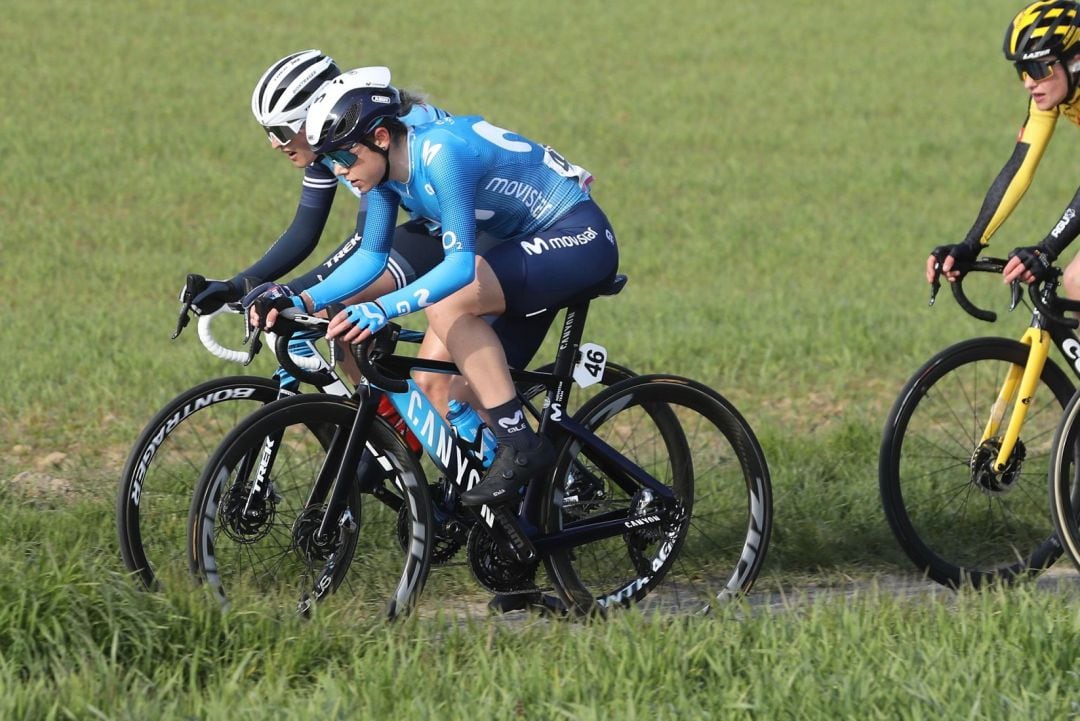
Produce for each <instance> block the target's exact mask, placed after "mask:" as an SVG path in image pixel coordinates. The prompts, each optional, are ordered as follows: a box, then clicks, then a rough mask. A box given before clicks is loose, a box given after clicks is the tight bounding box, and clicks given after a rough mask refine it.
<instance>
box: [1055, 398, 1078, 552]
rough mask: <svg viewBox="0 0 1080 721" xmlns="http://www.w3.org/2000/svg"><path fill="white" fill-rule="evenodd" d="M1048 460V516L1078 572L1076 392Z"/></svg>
mask: <svg viewBox="0 0 1080 721" xmlns="http://www.w3.org/2000/svg"><path fill="white" fill-rule="evenodd" d="M1050 459H1051V463H1050V476H1049V483H1050V511H1051V514H1050V515H1051V516H1052V517H1053V520H1054V529H1055V530H1056V531H1057V536H1058V538H1059V539H1060V542H1061V545H1062V546H1063V547H1064V549H1065V552H1066V554H1067V555H1068V556H1069V560H1071V561H1072V562H1073V565H1074V566H1076V567H1077V569H1080V520H1078V519H1080V393H1077V394H1076V395H1074V396H1073V397H1072V400H1070V401H1069V405H1067V406H1066V407H1065V414H1064V416H1063V417H1062V419H1061V424H1060V425H1059V426H1058V429H1057V432H1056V433H1055V434H1054V444H1053V452H1052V453H1051V456H1050Z"/></svg>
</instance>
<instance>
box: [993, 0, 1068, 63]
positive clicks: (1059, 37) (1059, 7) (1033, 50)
mask: <svg viewBox="0 0 1080 721" xmlns="http://www.w3.org/2000/svg"><path fill="white" fill-rule="evenodd" d="M1078 21H1080V4H1078V3H1075V2H1067V1H1066V0H1038V2H1033V3H1031V4H1029V5H1028V6H1027V7H1025V8H1024V9H1023V10H1021V11H1020V12H1018V13H1017V14H1016V17H1014V18H1013V20H1012V22H1011V23H1009V27H1008V29H1006V30H1005V57H1006V58H1007V59H1008V60H1011V61H1013V62H1019V61H1027V60H1040V59H1044V58H1055V59H1058V60H1063V59H1065V58H1067V57H1069V56H1070V55H1071V54H1072V53H1075V52H1080V27H1078Z"/></svg>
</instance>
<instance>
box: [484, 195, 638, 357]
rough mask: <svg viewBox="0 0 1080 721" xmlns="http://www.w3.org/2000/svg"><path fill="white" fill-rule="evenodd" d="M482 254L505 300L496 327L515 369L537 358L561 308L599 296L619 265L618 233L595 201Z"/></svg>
mask: <svg viewBox="0 0 1080 721" xmlns="http://www.w3.org/2000/svg"><path fill="white" fill-rule="evenodd" d="M480 254H481V255H482V256H483V257H484V259H485V260H486V261H487V262H488V265H490V266H491V269H492V270H493V271H494V272H495V277H496V278H498V279H499V284H500V285H501V286H502V291H503V297H504V298H505V299H506V311H505V312H504V313H503V314H502V315H501V316H499V317H498V318H497V319H496V320H495V321H494V322H493V323H492V328H494V329H495V332H496V333H497V334H498V336H499V340H501V341H502V344H503V348H505V350H506V358H507V362H508V363H509V364H510V365H511V366H512V367H514V368H524V367H525V366H526V364H528V362H529V361H530V360H531V359H532V357H533V355H534V354H535V353H536V350H537V348H539V347H540V344H541V343H543V341H544V336H545V335H546V333H547V330H548V327H549V326H550V325H551V321H552V320H553V319H554V317H555V314H556V313H557V312H558V311H559V309H560V308H565V307H566V306H568V305H572V304H573V303H576V302H579V301H582V300H585V299H587V298H591V297H593V296H595V295H596V294H597V293H598V292H599V291H600V290H603V289H604V288H605V287H606V286H607V285H608V284H609V283H610V282H611V280H612V279H613V278H614V277H615V272H616V271H617V270H618V267H619V246H618V243H616V241H615V231H613V230H612V229H611V223H609V222H608V219H607V216H605V215H604V211H602V210H601V209H600V206H598V205H597V204H596V203H595V202H594V201H593V200H592V199H589V200H583V201H582V202H580V203H578V204H577V205H575V206H574V207H573V208H571V209H570V211H569V212H568V213H566V214H565V215H564V216H563V217H562V218H560V219H559V220H557V221H556V222H555V224H554V225H552V226H551V227H550V228H548V229H547V230H544V231H542V232H539V233H531V234H529V235H526V236H520V237H518V238H514V239H512V240H506V241H503V242H502V243H499V244H498V245H496V246H494V247H492V248H490V249H488V250H486V251H481V253H480Z"/></svg>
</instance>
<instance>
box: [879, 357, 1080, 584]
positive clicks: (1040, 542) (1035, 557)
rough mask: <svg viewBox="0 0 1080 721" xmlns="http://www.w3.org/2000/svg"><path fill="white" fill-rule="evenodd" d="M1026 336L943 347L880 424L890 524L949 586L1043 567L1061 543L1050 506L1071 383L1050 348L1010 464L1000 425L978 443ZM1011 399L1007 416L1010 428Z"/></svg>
mask: <svg viewBox="0 0 1080 721" xmlns="http://www.w3.org/2000/svg"><path fill="white" fill-rule="evenodd" d="M1027 357H1028V347H1027V346H1026V345H1024V344H1022V343H1019V342H1017V341H1014V340H1010V339H1007V338H976V339H973V340H969V341H964V342H962V343H958V344H956V345H954V346H951V347H949V348H946V349H945V350H944V351H942V352H941V353H938V354H937V355H936V356H934V357H933V358H931V359H930V361H928V362H927V363H926V365H924V366H923V367H922V368H920V369H919V371H918V372H917V373H915V375H914V376H912V377H911V379H910V380H909V381H908V382H907V384H906V385H905V386H904V389H903V390H902V391H901V392H900V396H899V398H897V400H896V404H895V405H894V406H893V409H892V412H891V413H890V414H889V418H888V420H887V421H886V424H885V433H884V437H883V439H882V444H881V453H880V457H879V466H878V475H879V486H880V491H881V501H882V506H883V508H884V511H885V517H886V518H887V519H888V522H889V527H890V528H891V529H892V532H893V535H895V536H896V539H897V541H899V543H900V546H901V547H902V548H903V549H904V551H905V552H906V553H907V555H908V557H909V558H911V560H912V561H913V562H914V563H915V565H916V566H917V567H918V568H919V569H921V570H922V571H923V572H924V573H926V574H927V575H928V576H929V577H930V578H932V579H934V580H935V581H937V582H938V583H941V584H943V585H946V586H950V587H953V588H955V587H958V586H961V585H965V584H969V585H971V586H974V587H980V586H983V585H985V584H987V583H989V582H993V581H1005V582H1008V581H1012V580H1014V579H1016V578H1018V577H1021V576H1025V575H1031V574H1036V573H1039V572H1040V571H1042V570H1043V569H1044V568H1046V567H1047V566H1049V565H1050V564H1051V563H1053V562H1054V560H1055V559H1057V558H1058V556H1059V555H1060V554H1061V547H1060V545H1059V544H1058V542H1057V540H1056V538H1055V536H1054V527H1053V523H1052V522H1051V519H1050V518H1049V517H1048V514H1047V510H1046V493H1045V491H1044V490H1043V489H1044V488H1045V487H1046V486H1045V485H1044V484H1045V479H1046V478H1047V473H1048V471H1049V466H1050V449H1051V440H1052V438H1053V435H1054V430H1055V428H1056V427H1057V425H1058V422H1059V420H1060V419H1061V413H1062V409H1063V408H1064V407H1065V404H1066V403H1067V402H1068V400H1069V398H1070V396H1072V394H1073V385H1072V382H1071V381H1070V380H1069V378H1068V377H1067V376H1066V375H1065V374H1064V372H1062V370H1061V369H1060V368H1059V367H1058V366H1057V365H1056V364H1054V363H1053V362H1052V361H1050V360H1049V359H1048V360H1047V363H1046V366H1045V367H1044V368H1043V372H1042V376H1041V378H1040V383H1039V387H1038V388H1037V389H1036V391H1035V393H1034V395H1033V397H1032V399H1031V402H1030V403H1029V404H1028V410H1027V416H1026V418H1025V420H1024V427H1023V429H1022V432H1021V434H1020V438H1019V439H1018V441H1017V445H1016V450H1015V451H1014V453H1013V455H1012V457H1011V458H1010V460H1009V463H1008V465H1007V469H1006V470H1005V471H1004V472H1000V473H999V472H995V471H993V469H992V468H991V466H992V465H993V462H994V460H995V458H996V456H997V450H998V448H999V447H1000V440H1001V439H1000V435H999V436H995V437H993V438H991V439H989V440H987V441H985V442H981V443H980V439H981V437H982V435H983V430H984V427H985V424H986V423H987V421H988V419H989V418H990V414H991V409H992V407H993V405H994V402H995V400H996V398H997V394H998V391H999V390H1000V388H1001V384H1002V382H1003V381H1004V380H1005V376H1006V374H1007V373H1008V371H1009V369H1010V367H1012V366H1021V367H1023V366H1024V365H1025V364H1026V363H1027ZM1011 417H1012V400H1010V401H1009V407H1008V408H1007V409H1005V413H1004V416H1003V417H1002V419H1001V425H1000V429H1001V430H1000V433H1001V434H1004V432H1005V428H1006V427H1007V425H1008V422H1009V419H1010V418H1011Z"/></svg>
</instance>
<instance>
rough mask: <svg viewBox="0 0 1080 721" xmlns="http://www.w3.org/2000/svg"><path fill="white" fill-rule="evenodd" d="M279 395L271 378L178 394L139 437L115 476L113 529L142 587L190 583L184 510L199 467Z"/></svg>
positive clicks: (219, 381)
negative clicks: (236, 428)
mask: <svg viewBox="0 0 1080 721" xmlns="http://www.w3.org/2000/svg"><path fill="white" fill-rule="evenodd" d="M278 395H279V386H278V383H277V382H276V381H274V380H273V379H270V378H262V377H259V376H229V377H225V378H215V379H213V380H209V381H206V382H205V383H201V384H199V385H197V386H194V387H192V388H190V389H188V390H186V391H184V392H183V393H180V394H179V395H177V396H176V397H175V398H173V399H172V400H171V401H169V402H168V403H166V404H165V405H164V406H163V407H162V408H161V410H160V411H158V412H157V413H156V414H155V415H154V417H153V418H152V419H151V420H150V422H149V423H147V424H146V426H145V427H144V428H143V430H142V431H141V432H140V434H139V436H138V439H137V440H136V441H135V444H134V445H133V446H132V449H131V452H130V453H129V455H128V458H127V461H126V462H125V463H124V468H123V471H121V473H120V482H119V490H118V493H117V505H116V527H117V537H118V540H119V544H120V556H121V559H122V560H123V563H124V567H125V568H127V570H128V571H130V572H131V573H132V574H133V575H134V576H135V578H137V579H138V580H139V582H140V583H142V585H143V586H144V587H146V588H148V589H149V588H156V587H160V586H161V585H162V582H161V578H162V576H165V577H168V578H169V580H170V582H175V581H179V580H183V581H185V582H186V581H187V580H188V564H187V553H186V550H185V549H186V546H187V543H186V538H187V518H188V510H189V509H190V507H191V494H192V492H193V491H194V489H195V486H196V484H197V482H198V479H199V475H200V473H201V472H202V468H203V465H204V464H205V463H206V460H207V458H209V457H210V454H211V453H212V452H213V451H214V448H215V447H216V446H217V444H218V443H220V442H221V439H222V438H224V437H225V435H226V434H227V433H228V432H229V431H230V430H231V429H232V428H233V427H234V426H235V425H236V424H237V423H238V422H239V421H240V419H242V418H243V417H244V416H246V415H247V414H248V413H250V412H251V411H253V410H255V409H257V408H259V407H261V406H263V405H266V404H267V403H270V402H271V401H273V400H275V399H276V398H277V397H278Z"/></svg>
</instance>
